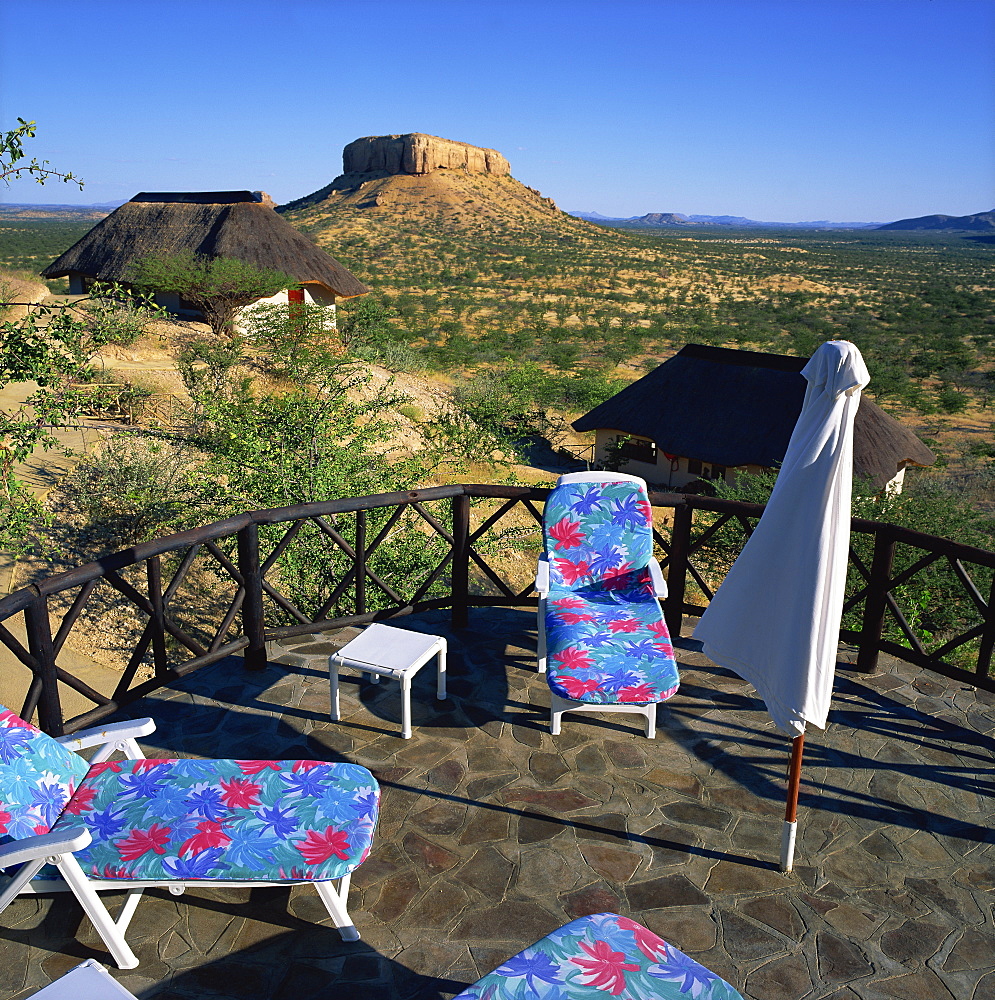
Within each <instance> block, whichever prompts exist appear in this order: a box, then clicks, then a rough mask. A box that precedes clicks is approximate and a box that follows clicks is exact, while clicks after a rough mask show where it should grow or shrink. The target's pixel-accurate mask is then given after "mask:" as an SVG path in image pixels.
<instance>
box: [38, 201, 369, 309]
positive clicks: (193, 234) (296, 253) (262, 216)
mask: <svg viewBox="0 0 995 1000" xmlns="http://www.w3.org/2000/svg"><path fill="white" fill-rule="evenodd" d="M264 198H265V200H264ZM272 205H273V203H272V201H270V200H269V198H268V197H265V196H263V195H262V194H261V193H256V194H254V193H253V192H251V191H203V192H192V193H181V192H159V193H157V192H147V191H146V192H142V193H141V194H137V195H135V197H134V198H132V199H131V201H129V202H125V204H123V205H122V206H121V207H120V208H118V209H115V211H113V212H111V214H110V215H108V216H107V218H106V219H103V220H102V221H101V222H98V223H97V225H95V226H94V227H93V229H91V230H90V231H89V232H88V233H87V234H86V235H85V236H84V237H83V238H82V239H81V240H78V241H77V242H76V243H74V244H73V245H72V246H71V247H70V248H69V249H68V250H67V251H66V252H65V253H64V254H63V255H62V256H61V257H59V258H58V260H56V261H54V262H53V263H51V264H49V266H48V267H46V268H45V270H44V271H42V274H43V276H44V277H46V278H59V277H62V276H63V275H66V274H69V272H70V271H75V272H78V273H80V274H83V275H86V276H87V277H90V278H96V279H99V280H101V281H121V282H127V281H128V280H129V275H130V273H131V267H132V265H133V264H134V263H135V262H137V261H138V260H139V259H140V258H142V257H146V256H148V255H149V254H156V253H176V252H177V251H181V250H190V251H192V252H193V253H197V254H204V255H206V256H210V257H233V258H235V259H236V260H244V261H246V262H247V263H249V264H252V265H253V266H255V267H258V268H263V269H272V270H277V271H284V272H286V273H287V274H290V275H292V276H293V277H294V278H296V279H297V280H298V281H300V282H318V283H320V284H322V285H325V286H326V287H327V288H329V289H331V291H332V292H334V293H335V295H337V296H339V297H340V298H351V297H352V296H355V295H363V294H365V293H366V292H368V291H369V289H368V288H367V287H366V286H365V285H364V284H363V283H362V282H361V281H360V280H359V279H358V278H356V277H355V275H353V274H351V273H350V272H349V271H348V270H346V268H344V267H343V266H342V265H341V264H340V263H339V262H338V261H337V260H336V259H335V258H334V257H332V256H331V255H330V254H327V253H325V251H324V250H322V249H321V248H320V247H318V246H315V244H314V243H312V242H311V241H310V240H309V239H308V238H307V237H306V236H305V235H304V234H303V233H301V232H300V231H299V230H297V229H295V228H294V227H293V226H292V225H291V224H290V223H289V222H287V220H286V219H284V218H282V217H281V216H279V215H277V214H276V212H274V211H273V207H272Z"/></svg>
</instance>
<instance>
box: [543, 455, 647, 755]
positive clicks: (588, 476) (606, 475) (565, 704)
mask: <svg viewBox="0 0 995 1000" xmlns="http://www.w3.org/2000/svg"><path fill="white" fill-rule="evenodd" d="M566 483H636V484H638V485H639V486H642V488H643V489H644V490H645V489H646V480H645V479H641V478H640V477H639V476H629V475H626V474H625V473H623V472H568V473H566V474H565V475H562V476H560V478H559V479H557V480H556V485H557V486H562V485H564V484H566ZM648 569H649V572H650V579H651V580H652V581H653V594H654V596H655V597H656V598H657V600H662V599H663V598H665V597H666V596H667V581H666V580H665V579H664V578H663V570H662V569H660V563H659V562H657V560H656V558H655V557H653V558H651V559H650V561H649V564H648ZM535 589H536V591H537V592H538V594H539V606H538V609H537V612H536V633H537V635H536V666H537V669H538V671H539V673H540V674H544V673H545V672H546V599H547V598H548V597H549V554H548V553H546V552H543V553H542V555H540V556H539V565H538V566H537V567H536V579H535ZM657 704H658V703H657V702H655V701H654V702H651V703H650V704H648V705H596V704H592V703H591V702H587V701H575V700H574V699H573V698H564V697H562V696H561V695H558V694H557V693H556V692H555V691H553V690H550V692H549V731H550V734H551V735H553V736H559V734H560V721H561V719H562V718H563V713H564V712H629V713H632V714H635V715H644V716H645V717H646V736H647V738H648V739H651V740H652V739H654V738H655V737H656V707H657Z"/></svg>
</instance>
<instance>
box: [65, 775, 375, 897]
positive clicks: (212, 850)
mask: <svg viewBox="0 0 995 1000" xmlns="http://www.w3.org/2000/svg"><path fill="white" fill-rule="evenodd" d="M379 798H380V790H379V786H378V785H377V782H376V779H375V778H374V777H373V775H372V774H370V772H369V771H367V770H366V768H364V767H359V766H358V765H356V764H330V763H327V762H324V761H316V760H284V761H269V760H194V759H184V760H123V761H107V762H105V763H103V764H95V765H93V766H92V767H91V768H90V770H89V773H88V774H87V775H86V778H85V779H84V780H83V781H82V783H81V784H80V785H79V787H78V788H77V789H76V793H75V794H74V795H73V797H72V798H71V799H70V801H69V803H68V804H67V806H66V808H65V811H64V813H63V815H62V817H61V818H60V819H59V821H58V822H57V823H56V824H55V829H56V830H57V831H65V830H72V829H75V828H77V827H81V826H85V827H87V828H88V829H89V830H90V833H91V834H92V836H93V840H92V842H91V844H90V846H89V847H86V848H83V849H82V850H80V851H77V852H76V858H77V860H78V861H79V863H80V864H81V865H82V867H83V870H84V871H85V872H87V873H88V874H89V875H91V876H94V877H97V878H107V879H136V880H137V879H141V880H162V881H170V880H178V879H179V880H195V879H212V880H260V881H294V880H301V879H315V880H322V879H333V878H338V877H339V876H340V875H344V874H346V873H347V872H350V871H352V869H353V868H355V867H356V866H357V865H359V864H360V863H361V862H362V861H364V860H365V859H366V856H367V854H369V851H370V844H371V842H372V840H373V829H374V826H375V825H376V820H377V813H378V808H379Z"/></svg>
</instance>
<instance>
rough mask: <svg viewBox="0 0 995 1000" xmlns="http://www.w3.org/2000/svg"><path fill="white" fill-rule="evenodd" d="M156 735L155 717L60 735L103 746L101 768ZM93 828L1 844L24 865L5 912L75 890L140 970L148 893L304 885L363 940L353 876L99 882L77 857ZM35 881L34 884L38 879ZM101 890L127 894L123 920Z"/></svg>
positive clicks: (5, 863)
mask: <svg viewBox="0 0 995 1000" xmlns="http://www.w3.org/2000/svg"><path fill="white" fill-rule="evenodd" d="M154 731H155V721H154V720H153V719H136V720H134V721H133V722H116V723H112V724H111V725H108V726H104V727H102V728H96V729H87V730H83V731H81V732H79V733H75V734H73V735H71V736H60V737H56V740H57V742H59V743H61V744H62V745H63V746H64V747H66V748H67V749H69V750H72V751H76V752H78V751H79V750H84V749H86V748H88V747H93V746H99V747H100V749H99V750H98V751H97V752H96V753H95V754H94V755H93V756H92V757H91V758H90V761H89V762H90V763H91V764H99V763H100V762H101V761H105V760H107V759H108V758H109V757H111V755H112V754H114V753H115V752H116V751H119V752H121V753H123V754H124V756H125V757H126V758H128V759H129V760H145V754H144V753H143V752H142V750H141V748H140V747H139V746H138V744H137V743H136V742H135V740H136V738H137V737H139V736H148V735H149V733H152V732H154ZM90 840H91V837H90V831H89V830H77V831H75V832H74V833H73V834H71V835H70V834H68V833H43V834H38V835H36V836H34V837H29V838H25V839H23V840H17V841H14V842H13V843H10V844H4V845H2V846H0V868H4V869H9V868H11V867H14V866H17V865H20V866H21V867H20V868H19V869H18V870H17V871H16V872H15V873H14V874H13V875H2V874H0V887H2V888H3V891H2V893H0V913H3V911H4V910H5V909H6V908H7V907H8V906H9V905H10V904H11V903H12V902H13V900H14V899H15V898H16V897H17V896H19V895H22V894H24V895H27V894H37V895H40V894H46V893H50V892H62V891H65V890H67V889H69V890H72V892H73V894H74V895H75V896H76V898H77V899H78V900H79V902H80V905H81V906H82V907H83V910H84V911H85V913H86V915H87V916H88V917H89V918H90V920H91V921H92V922H93V926H94V927H95V928H96V929H97V933H98V934H99V935H100V937H101V938H102V939H103V942H104V944H105V945H107V950H108V951H109V952H110V953H111V956H112V957H113V958H114V961H115V962H116V963H117V966H118V968H119V969H134V968H136V967H137V966H138V959H137V958H136V957H135V953H134V952H133V951H132V950H131V948H130V947H129V946H128V943H127V942H126V941H125V939H124V935H125V933H126V932H127V930H128V924H130V923H131V918H132V917H133V916H134V915H135V910H136V909H137V907H138V903H139V902H140V900H141V898H142V892H143V891H144V890H145V889H168V890H169V891H170V892H171V893H172V894H173V895H174V896H179V895H182V893H183V891H184V890H185V889H186V888H187V887H188V886H195V887H196V886H200V887H204V886H218V885H221V886H225V887H230V888H232V889H245V888H251V889H255V888H257V887H262V886H273V885H303V884H310V885H313V886H314V887H315V889H317V890H318V895H319V896H320V897H321V901H322V902H323V903H324V904H325V908H326V909H327V910H328V915H329V916H330V917H331V918H332V923H333V924H334V925H335V927H336V928H337V929H338V931H339V934H340V935H341V936H342V940H343V941H358V940H359V931H357V930H356V928H355V926H354V925H353V923H352V920H351V918H350V917H349V913H348V910H347V909H346V897H347V895H348V893H349V880H350V876H351V872H348V873H346V874H345V875H343V876H342V877H341V878H339V879H337V880H336V881H338V888H336V887H335V886H334V885H333V883H332V882H331V881H313V882H308V883H305V882H304V880H302V881H301V882H294V881H286V882H284V881H281V882H269V881H258V882H257V881H245V882H237V881H227V880H211V879H198V880H196V881H191V882H183V881H174V880H169V881H141V880H139V881H134V882H132V881H126V880H123V879H99V878H92V877H91V876H89V875H87V874H86V873H85V872H84V871H83V869H82V867H80V863H79V862H78V861H77V860H76V858H75V857H74V855H73V852H74V851H79V850H82V849H83V848H84V847H86V846H87V845H88V844H89V843H90ZM46 864H52V865H55V866H56V867H57V868H58V869H59V873H60V874H61V875H62V878H63V879H64V880H65V881H61V880H59V879H43V880H34V877H35V875H37V874H38V872H40V871H41V869H42V868H43V867H44V866H45V865H46ZM33 880H34V881H33ZM100 892H125V893H126V894H127V895H126V897H125V900H124V902H123V903H122V904H121V909H120V910H119V911H118V915H117V918H116V919H115V918H112V917H111V915H110V913H109V912H108V910H107V907H106V906H105V905H104V903H103V900H101V898H100V896H99V895H98V893H100Z"/></svg>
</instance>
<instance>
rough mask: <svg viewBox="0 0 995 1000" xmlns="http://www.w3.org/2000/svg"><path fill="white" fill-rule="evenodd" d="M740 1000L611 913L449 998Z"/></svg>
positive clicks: (553, 937) (572, 926)
mask: <svg viewBox="0 0 995 1000" xmlns="http://www.w3.org/2000/svg"><path fill="white" fill-rule="evenodd" d="M601 995H607V996H611V997H618V998H619V1000H743V998H742V996H740V994H739V993H737V992H736V990H734V989H733V988H732V987H731V986H730V985H729V984H728V983H727V982H726V981H725V980H724V979H720V978H719V977H718V976H717V975H715V973H714V972H709V970H708V969H706V968H705V967H704V966H703V965H699V964H698V963H697V962H695V961H694V960H693V959H690V958H688V956H687V955H685V954H684V953H683V952H681V951H678V950H677V949H676V948H675V947H673V945H669V944H667V942H666V941H664V940H663V939H662V938H660V937H657V935H656V934H654V933H653V932H652V931H651V930H648V929H647V928H645V927H643V925H642V924H639V923H636V921H635V920H629V919H628V918H627V917H620V916H618V915H617V914H615V913H596V914H594V915H593V916H590V917H581V918H580V919H579V920H574V921H573V922H572V923H569V924H567V925H566V926H565V927H561V928H560V929H559V930H557V931H553V933H552V934H549V935H547V936H546V937H544V938H543V939H542V940H541V941H539V942H537V943H536V944H534V945H532V947H530V948H526V949H525V951H522V952H519V953H518V954H517V955H515V956H514V957H512V958H509V959H508V961H507V962H505V963H504V965H501V966H499V967H498V968H497V969H495V970H494V971H493V972H492V973H490V974H489V975H486V976H484V978H483V979H481V980H479V981H478V982H476V983H475V984H474V985H473V986H471V987H470V988H469V989H467V990H464V991H463V992H462V993H460V994H459V996H457V997H454V1000H533V998H535V1000H592V998H593V997H596V996H601Z"/></svg>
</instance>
